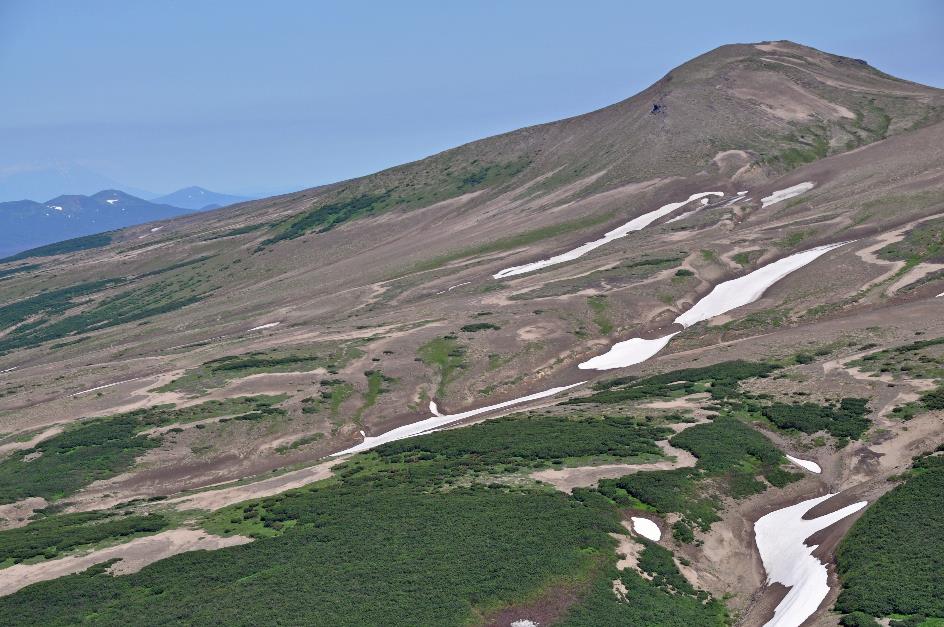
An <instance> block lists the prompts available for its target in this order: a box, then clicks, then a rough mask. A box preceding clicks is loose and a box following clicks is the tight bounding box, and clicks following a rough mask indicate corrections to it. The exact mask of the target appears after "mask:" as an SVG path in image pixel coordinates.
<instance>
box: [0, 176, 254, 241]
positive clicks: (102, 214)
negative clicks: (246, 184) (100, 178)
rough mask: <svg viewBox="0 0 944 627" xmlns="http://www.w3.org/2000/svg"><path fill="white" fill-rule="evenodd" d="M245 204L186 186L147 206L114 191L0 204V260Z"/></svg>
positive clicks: (230, 197) (123, 193) (240, 199)
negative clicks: (68, 241) (87, 237)
mask: <svg viewBox="0 0 944 627" xmlns="http://www.w3.org/2000/svg"><path fill="white" fill-rule="evenodd" d="M243 200H247V199H245V198H240V197H238V196H230V195H227V194H218V193H216V192H211V191H209V190H206V189H203V188H200V187H188V188H185V189H181V190H178V191H176V192H174V193H172V194H168V195H166V196H162V197H160V198H156V199H154V200H152V201H148V200H144V199H142V198H138V197H137V196H132V195H131V194H127V193H125V192H122V191H120V190H116V189H106V190H103V191H100V192H98V193H96V194H92V195H90V196H84V195H80V194H71V195H64V196H57V197H55V198H53V199H52V200H48V201H46V202H36V201H33V200H15V201H11V202H3V203H0V257H6V256H9V255H13V254H16V253H18V252H20V251H23V250H28V249H30V248H35V247H37V246H42V245H45V244H50V243H52V242H58V241H61V240H66V239H71V238H74V237H81V236H83V235H91V234H93V233H101V232H102V231H110V230H112V229H118V228H122V227H126V226H133V225H135V224H142V223H144V222H152V221H154V220H164V219H166V218H173V217H176V216H180V215H184V214H188V213H193V212H195V211H201V210H209V209H216V208H219V207H223V206H226V205H230V204H233V203H236V202H241V201H243Z"/></svg>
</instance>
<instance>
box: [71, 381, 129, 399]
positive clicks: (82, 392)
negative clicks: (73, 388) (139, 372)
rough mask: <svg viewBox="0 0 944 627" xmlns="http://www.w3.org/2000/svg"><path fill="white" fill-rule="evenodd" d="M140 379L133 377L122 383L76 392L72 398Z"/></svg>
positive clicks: (107, 384)
mask: <svg viewBox="0 0 944 627" xmlns="http://www.w3.org/2000/svg"><path fill="white" fill-rule="evenodd" d="M140 378H141V377H135V378H134V379H125V380H124V381H115V382H114V383H106V384H105V385H99V386H97V387H94V388H89V389H87V390H82V391H81V392H76V393H75V394H73V395H72V396H79V395H80V394H88V393H89V392H95V391H97V390H104V389H105V388H110V387H112V386H115V385H121V384H122V383H130V382H132V381H137V380H138V379H140Z"/></svg>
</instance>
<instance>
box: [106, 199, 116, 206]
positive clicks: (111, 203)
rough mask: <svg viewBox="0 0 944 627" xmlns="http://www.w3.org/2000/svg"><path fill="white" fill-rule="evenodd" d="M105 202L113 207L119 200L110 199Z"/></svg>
mask: <svg viewBox="0 0 944 627" xmlns="http://www.w3.org/2000/svg"><path fill="white" fill-rule="evenodd" d="M105 202H107V203H108V204H109V205H113V204H115V203H116V202H118V199H117V198H109V199H108V200H106V201H105Z"/></svg>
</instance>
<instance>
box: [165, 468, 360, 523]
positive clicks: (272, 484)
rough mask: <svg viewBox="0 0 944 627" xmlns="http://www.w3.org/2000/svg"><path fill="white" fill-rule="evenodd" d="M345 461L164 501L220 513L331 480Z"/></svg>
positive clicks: (181, 506) (182, 507) (188, 507)
mask: <svg viewBox="0 0 944 627" xmlns="http://www.w3.org/2000/svg"><path fill="white" fill-rule="evenodd" d="M342 461H344V460H343V459H332V460H329V461H327V462H324V463H321V464H318V465H317V466H311V467H309V468H302V469H301V470H294V471H292V472H287V473H285V474H284V475H279V476H278V477H272V478H270V479H263V480H262V481H256V482H254V483H247V484H245V485H237V486H232V487H229V488H220V489H218V490H208V491H206V492H198V493H197V494H193V495H190V496H183V497H179V498H176V499H170V500H168V501H164V502H165V503H169V504H172V505H174V507H176V508H177V509H179V510H186V509H206V510H217V509H220V508H222V507H226V506H227V505H232V504H233V503H239V502H241V501H248V500H249V499H257V498H262V497H266V496H272V495H273V494H278V493H279V492H285V491H286V490H292V489H294V488H300V487H302V486H304V485H308V484H309V483H313V482H315V481H321V480H322V479H327V478H328V477H330V476H331V468H332V467H334V466H335V465H337V464H340V463H341V462H342Z"/></svg>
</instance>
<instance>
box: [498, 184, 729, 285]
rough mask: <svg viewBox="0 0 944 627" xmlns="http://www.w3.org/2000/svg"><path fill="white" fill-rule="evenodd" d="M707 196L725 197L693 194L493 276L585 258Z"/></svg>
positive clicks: (524, 271) (718, 193) (523, 272)
mask: <svg viewBox="0 0 944 627" xmlns="http://www.w3.org/2000/svg"><path fill="white" fill-rule="evenodd" d="M707 196H724V194H723V193H722V192H701V193H700V194H692V195H691V196H689V197H688V200H683V201H682V202H670V203H669V204H667V205H662V206H661V207H659V208H658V209H656V210H655V211H650V212H649V213H644V214H642V215H641V216H639V217H638V218H633V219H632V220H630V221H629V222H627V223H626V224H624V225H623V226H621V227H618V228H615V229H613V230H612V231H610V232H608V233H606V234H605V235H604V236H603V237H601V238H600V239H595V240H593V241H592V242H587V243H586V244H584V245H583V246H578V247H577V248H574V249H573V250H569V251H567V252H566V253H561V254H560V255H555V256H553V257H550V258H548V259H542V260H541V261H535V262H533V263H526V264H524V265H523V266H513V267H511V268H505V269H504V270H501V271H500V272H498V273H497V274H495V275H494V276H493V278H495V279H503V278H505V277H509V276H515V275H517V274H526V273H528V272H534V271H535V270H541V269H542V268H547V267H548V266H556V265H557V264H560V263H566V262H568V261H574V260H575V259H579V258H580V257H583V256H584V255H586V254H587V253H588V252H590V251H592V250H596V249H597V248H599V247H600V246H603V245H604V244H608V243H610V242H612V241H613V240H617V239H620V238H621V237H626V236H627V235H629V234H630V233H632V232H633V231H639V230H641V229H644V228H646V227H647V226H649V225H650V224H652V223H653V222H655V221H656V220H658V219H659V218H661V217H662V216H666V215H669V214H670V213H672V212H673V211H675V210H676V209H678V208H679V207H682V206H684V205H687V204H688V203H690V202H691V201H693V200H698V199H699V198H705V197H707Z"/></svg>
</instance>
